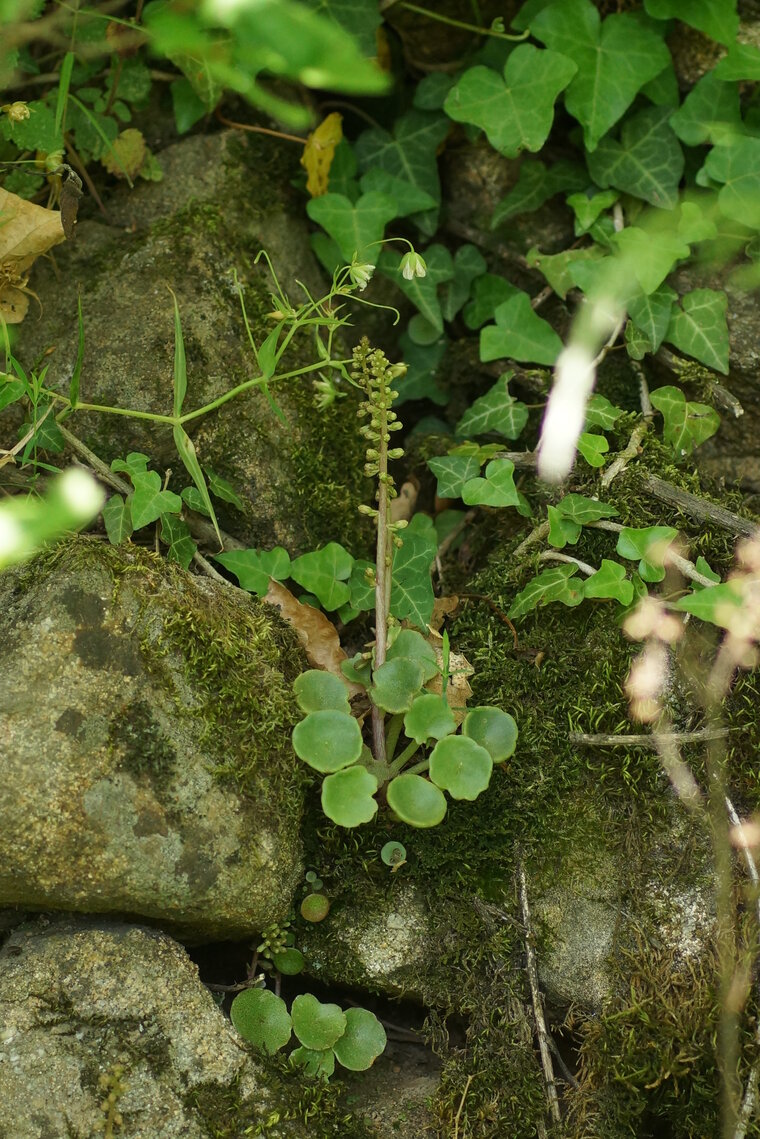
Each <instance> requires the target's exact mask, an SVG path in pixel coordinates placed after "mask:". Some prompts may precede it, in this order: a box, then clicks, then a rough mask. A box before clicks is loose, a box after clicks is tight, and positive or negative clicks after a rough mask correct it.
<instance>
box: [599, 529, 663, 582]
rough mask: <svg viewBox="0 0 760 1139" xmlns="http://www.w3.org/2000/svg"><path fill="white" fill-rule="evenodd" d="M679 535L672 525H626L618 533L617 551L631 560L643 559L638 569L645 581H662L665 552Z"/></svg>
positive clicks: (622, 556)
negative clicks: (638, 526)
mask: <svg viewBox="0 0 760 1139" xmlns="http://www.w3.org/2000/svg"><path fill="white" fill-rule="evenodd" d="M677 537H678V531H677V530H674V529H673V527H672V526H646V527H641V528H635V527H632V526H625V527H624V528H623V529H622V530H621V531H620V533H619V534H618V541H617V546H616V548H615V552H616V553H618V554H619V555H620V557H621V558H628V559H629V561H636V560H637V559H641V560H640V561H639V565H638V570H639V574H640V576H641V578H642V579H643V580H644V581H649V582H655V581H662V579H663V578H664V577H665V569H664V568H663V561H664V558H665V554H666V553H667V550H668V547H669V546H670V544H671V543H672V542H673V540H674V539H675V538H677Z"/></svg>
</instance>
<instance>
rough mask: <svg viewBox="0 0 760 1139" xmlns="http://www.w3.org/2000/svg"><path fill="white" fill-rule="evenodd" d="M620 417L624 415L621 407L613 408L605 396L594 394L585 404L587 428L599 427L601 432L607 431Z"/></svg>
mask: <svg viewBox="0 0 760 1139" xmlns="http://www.w3.org/2000/svg"><path fill="white" fill-rule="evenodd" d="M621 415H625V412H624V411H623V409H622V407H615V406H614V405H613V404H611V403H610V401H609V400H608V399H607V397H606V396H604V395H599V394H598V393H597V392H594V394H593V395H592V396H591V397H590V399H589V401H588V403H587V404H586V426H587V427H601V429H602V431H609V429H610V428H611V427H614V425H615V423H616V422H617V421H618V419H620V416H621Z"/></svg>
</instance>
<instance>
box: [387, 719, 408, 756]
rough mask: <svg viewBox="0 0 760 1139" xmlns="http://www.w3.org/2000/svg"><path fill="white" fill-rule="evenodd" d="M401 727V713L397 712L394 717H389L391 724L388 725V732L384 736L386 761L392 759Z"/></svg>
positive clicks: (402, 724)
mask: <svg viewBox="0 0 760 1139" xmlns="http://www.w3.org/2000/svg"><path fill="white" fill-rule="evenodd" d="M403 726H404V713H403V712H399V713H398V714H397V715H396V716H391V722H390V724H389V725H388V731H387V733H386V736H385V754H386V756H387V757H388V759H393V753H394V751H395V750H396V744H397V743H398V738H399V736H400V735H401V729H402V727H403Z"/></svg>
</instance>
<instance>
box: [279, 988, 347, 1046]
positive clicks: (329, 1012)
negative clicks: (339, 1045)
mask: <svg viewBox="0 0 760 1139" xmlns="http://www.w3.org/2000/svg"><path fill="white" fill-rule="evenodd" d="M290 1015H291V1018H292V1020H293V1031H294V1032H295V1034H296V1036H297V1037H298V1039H299V1040H300V1041H301V1043H302V1044H303V1046H304V1048H313V1049H314V1050H315V1051H317V1052H319V1051H321V1050H322V1049H323V1048H332V1047H333V1045H334V1044H335V1042H336V1040H338V1039H339V1038H340V1037H341V1036H342V1035H343V1033H344V1032H345V1031H346V1017H345V1014H344V1013H343V1011H342V1010H341V1009H340V1008H339V1007H338V1005H330V1004H325V1005H323V1004H322V1002H321V1001H318V1000H317V998H316V997H313V996H312V995H311V993H301V995H300V996H297V997H296V999H295V1000H294V1001H293V1004H292V1005H291V1007H290Z"/></svg>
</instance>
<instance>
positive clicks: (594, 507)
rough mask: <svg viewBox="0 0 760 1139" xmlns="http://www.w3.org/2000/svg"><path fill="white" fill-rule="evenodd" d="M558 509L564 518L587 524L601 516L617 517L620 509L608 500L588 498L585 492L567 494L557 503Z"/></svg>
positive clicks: (596, 520) (583, 524)
mask: <svg viewBox="0 0 760 1139" xmlns="http://www.w3.org/2000/svg"><path fill="white" fill-rule="evenodd" d="M557 510H558V511H559V513H560V514H561V515H562V517H563V518H567V519H569V520H570V521H572V522H578V523H580V524H581V525H582V526H585V525H586V524H587V523H588V522H598V521H599V519H600V518H616V517H617V514H618V511H617V510H616V509H615V507H614V506H609V505H608V504H607V503H606V502H597V500H596V499H595V498H586V496H585V495H583V494H566V495H565V497H564V498H562V499H560V501H559V502H558V503H557Z"/></svg>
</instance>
